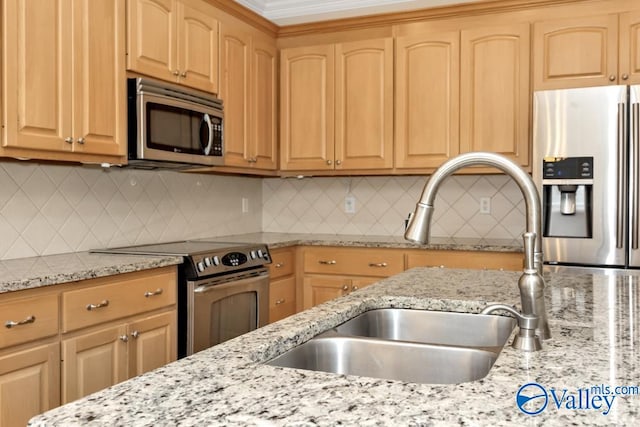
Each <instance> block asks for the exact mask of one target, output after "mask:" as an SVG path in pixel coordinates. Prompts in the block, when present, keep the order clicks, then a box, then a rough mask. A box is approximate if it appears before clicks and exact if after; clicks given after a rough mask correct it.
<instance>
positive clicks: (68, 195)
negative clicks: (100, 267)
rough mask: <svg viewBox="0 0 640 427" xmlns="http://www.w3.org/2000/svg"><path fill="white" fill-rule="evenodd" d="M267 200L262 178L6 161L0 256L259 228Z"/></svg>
mask: <svg viewBox="0 0 640 427" xmlns="http://www.w3.org/2000/svg"><path fill="white" fill-rule="evenodd" d="M243 197H246V198H248V199H249V213H247V214H243V213H242V198H243ZM261 205H262V189H261V185H260V180H259V179H257V178H242V177H227V176H213V175H204V174H186V173H178V172H172V171H140V170H133V169H119V168H111V169H108V170H102V169H100V168H95V167H80V166H67V165H39V164H34V163H27V162H0V259H9V258H19V257H28V256H35V255H48V254H55V253H65V252H74V251H83V250H88V249H92V248H103V247H111V246H122V245H133V244H143V243H156V242H161V241H172V240H180V239H185V238H198V237H212V236H219V235H225V234H233V233H237V232H238V231H240V230H241V231H242V232H247V233H249V232H257V231H260V228H261V220H262V218H261V212H260V206H261Z"/></svg>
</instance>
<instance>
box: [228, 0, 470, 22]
mask: <svg viewBox="0 0 640 427" xmlns="http://www.w3.org/2000/svg"><path fill="white" fill-rule="evenodd" d="M235 1H236V2H238V3H240V4H242V5H243V6H246V7H248V8H249V9H251V10H253V11H254V12H256V13H258V14H259V15H262V16H264V17H265V18H266V19H268V20H269V21H271V22H273V23H275V24H277V25H280V26H284V25H293V24H302V23H306V22H316V21H324V20H327V19H338V18H347V17H353V16H365V15H374V14H378V13H389V12H401V11H407V10H416V9H424V8H429V7H437V6H446V5H452V4H459V3H474V2H478V1H482V0H235Z"/></svg>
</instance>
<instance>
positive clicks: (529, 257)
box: [522, 231, 536, 273]
mask: <svg viewBox="0 0 640 427" xmlns="http://www.w3.org/2000/svg"><path fill="white" fill-rule="evenodd" d="M522 240H523V241H524V272H525V273H533V272H534V271H536V268H535V242H536V233H534V232H531V231H527V232H526V233H524V234H523V235H522Z"/></svg>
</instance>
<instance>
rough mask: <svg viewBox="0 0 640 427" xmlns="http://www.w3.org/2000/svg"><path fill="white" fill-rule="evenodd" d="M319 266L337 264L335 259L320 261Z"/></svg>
mask: <svg viewBox="0 0 640 427" xmlns="http://www.w3.org/2000/svg"><path fill="white" fill-rule="evenodd" d="M318 264H323V265H334V264H337V262H336V260H335V259H332V260H331V261H324V260H320V261H318Z"/></svg>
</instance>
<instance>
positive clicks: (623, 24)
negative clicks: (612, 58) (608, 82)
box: [619, 10, 640, 85]
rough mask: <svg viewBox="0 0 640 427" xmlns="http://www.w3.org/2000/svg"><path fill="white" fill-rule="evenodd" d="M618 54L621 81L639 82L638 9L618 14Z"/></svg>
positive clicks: (639, 27)
mask: <svg viewBox="0 0 640 427" xmlns="http://www.w3.org/2000/svg"><path fill="white" fill-rule="evenodd" d="M619 55H620V57H619V58H620V59H619V64H620V70H619V74H620V79H621V83H622V84H634V85H635V84H640V10H636V11H633V12H628V13H623V14H621V15H620V54H619ZM625 76H626V78H625Z"/></svg>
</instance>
